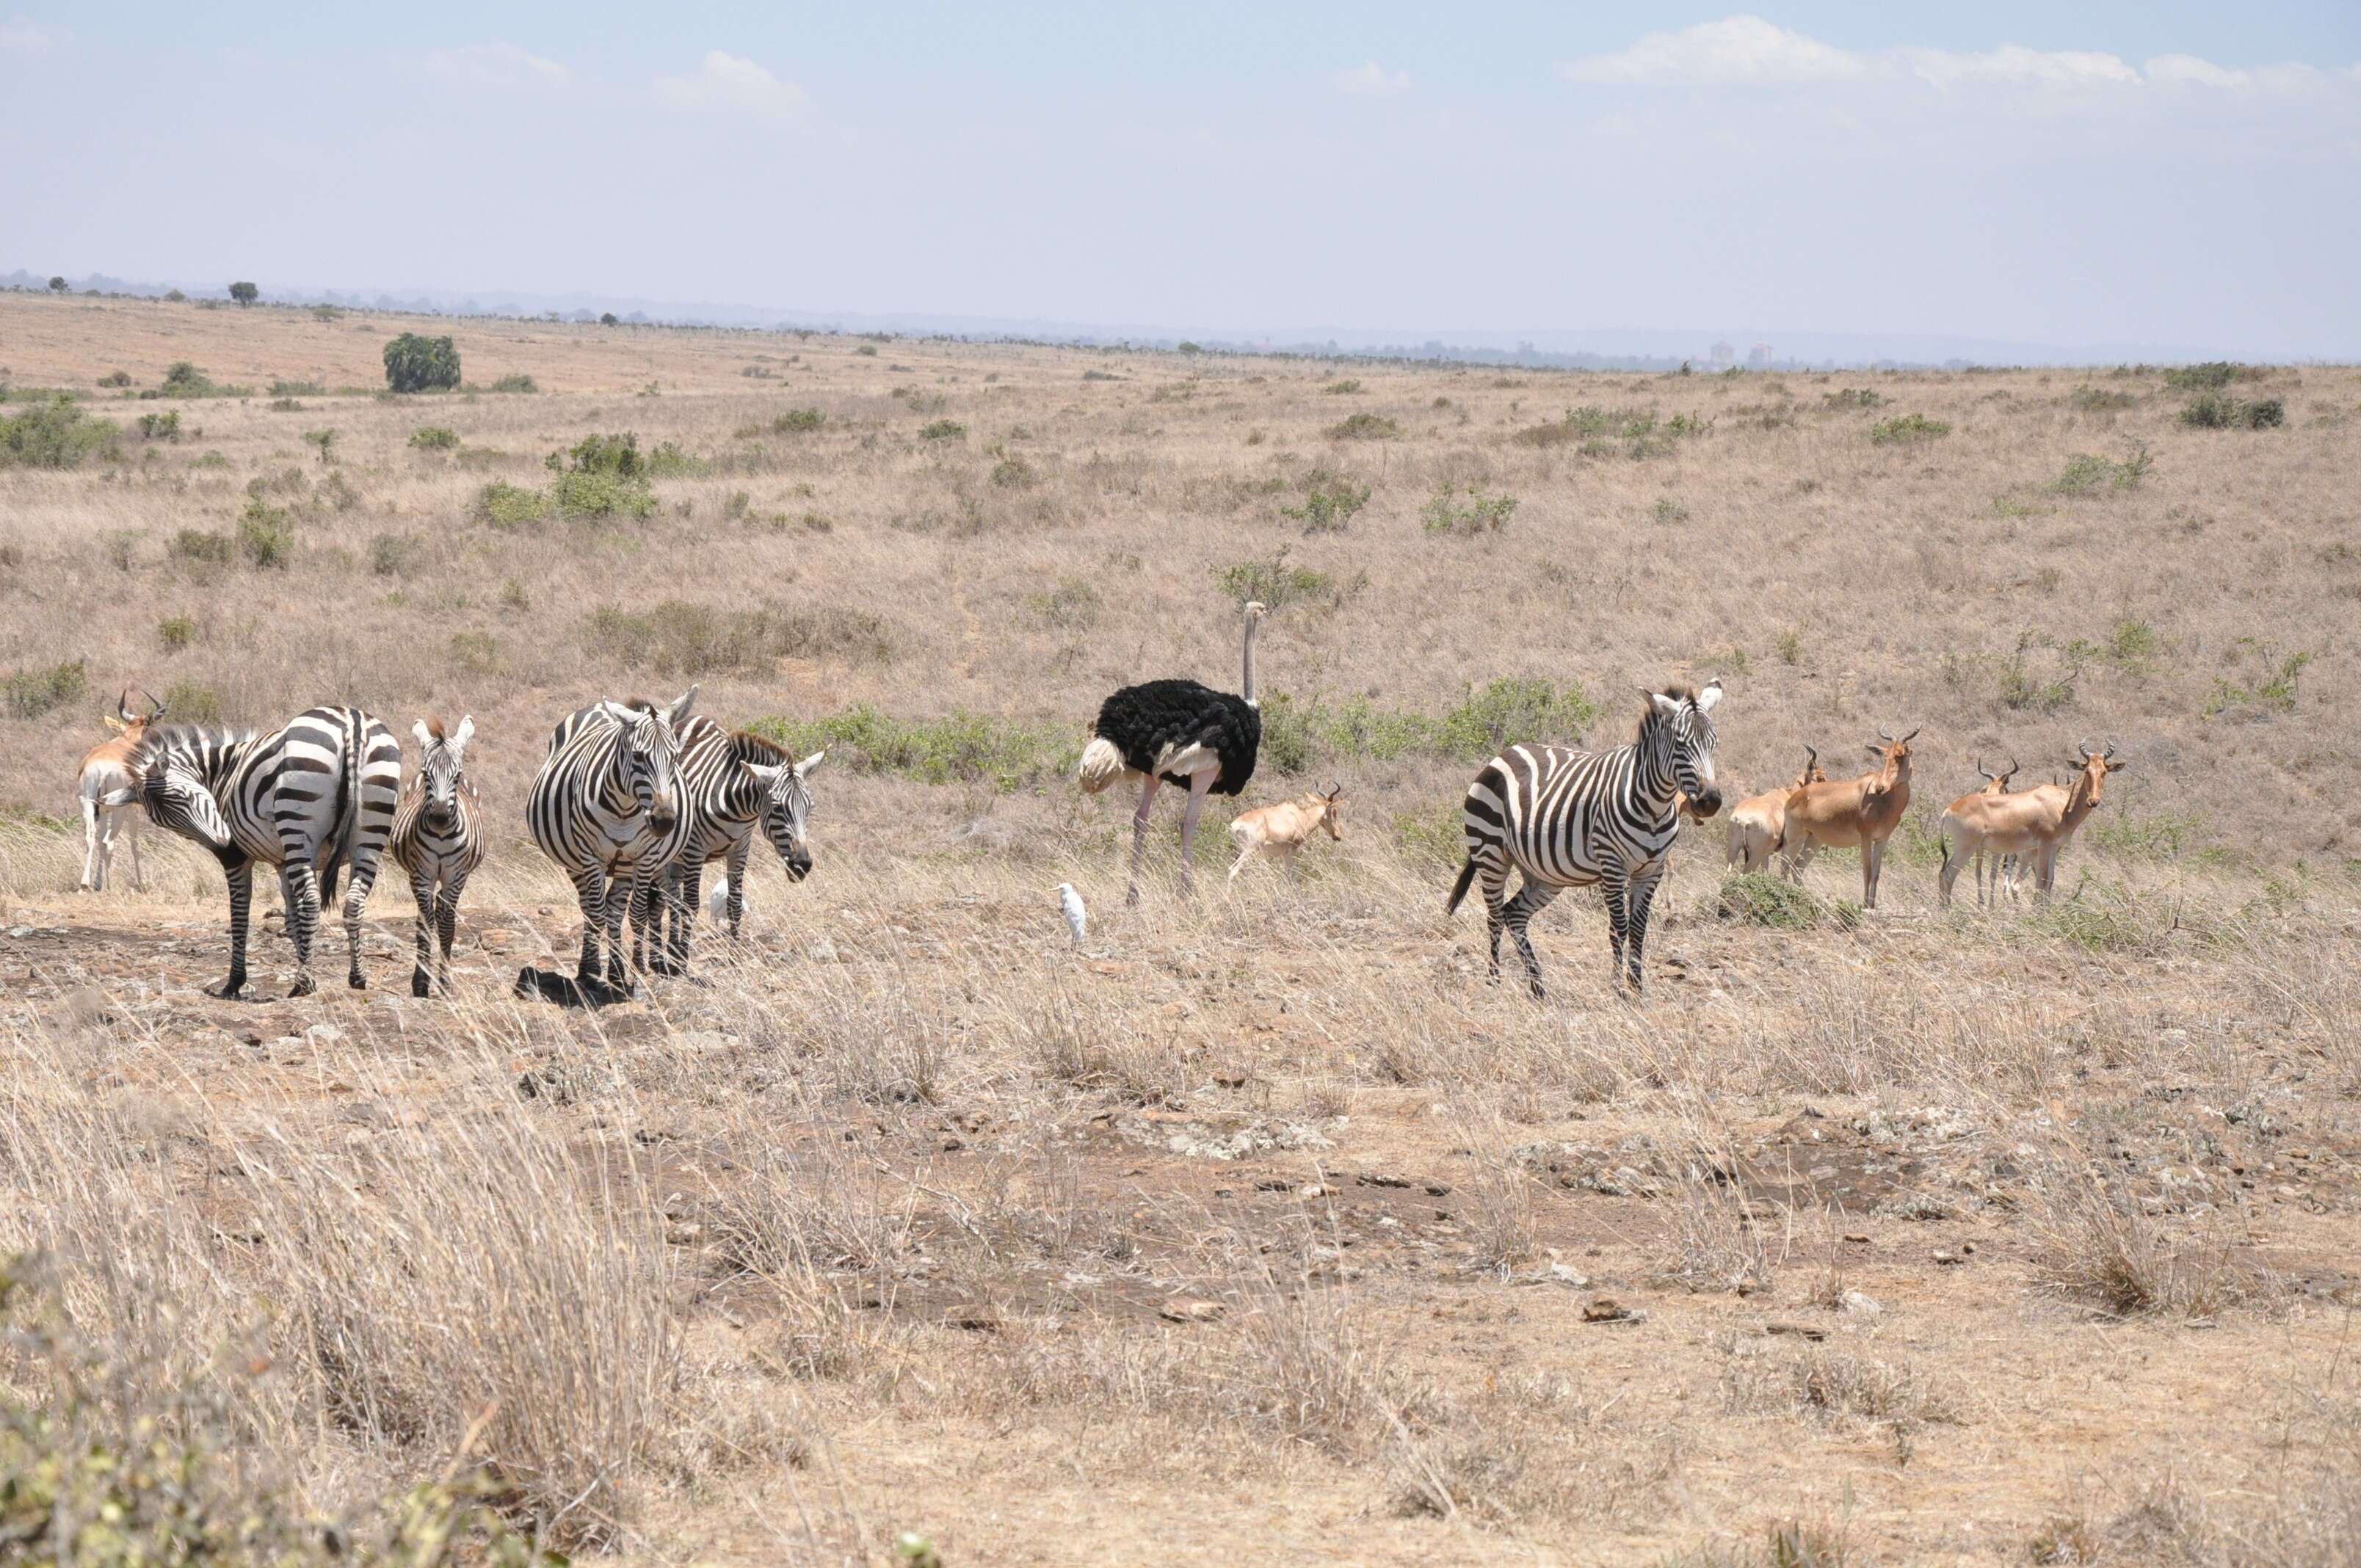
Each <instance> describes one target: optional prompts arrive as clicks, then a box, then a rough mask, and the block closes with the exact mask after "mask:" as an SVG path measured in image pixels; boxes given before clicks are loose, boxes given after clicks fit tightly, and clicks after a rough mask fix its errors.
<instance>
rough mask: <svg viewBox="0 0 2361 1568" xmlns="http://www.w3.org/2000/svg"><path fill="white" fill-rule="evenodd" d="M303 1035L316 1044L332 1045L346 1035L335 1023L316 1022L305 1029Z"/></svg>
mask: <svg viewBox="0 0 2361 1568" xmlns="http://www.w3.org/2000/svg"><path fill="white" fill-rule="evenodd" d="M303 1037H304V1038H305V1039H307V1040H310V1041H311V1042H312V1043H313V1044H314V1045H320V1046H331V1045H334V1044H335V1043H336V1042H337V1041H338V1040H341V1039H343V1038H344V1037H345V1032H344V1031H343V1030H342V1029H339V1028H337V1027H336V1026H335V1025H334V1024H314V1025H312V1026H311V1027H310V1028H308V1029H306V1030H304V1031H303Z"/></svg>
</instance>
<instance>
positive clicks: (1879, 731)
mask: <svg viewBox="0 0 2361 1568" xmlns="http://www.w3.org/2000/svg"><path fill="white" fill-rule="evenodd" d="M1877 738H1878V739H1879V740H1893V739H1894V737H1893V736H1891V735H1889V734H1887V733H1886V732H1885V726H1884V725H1883V724H1881V725H1879V726H1878V727H1877Z"/></svg>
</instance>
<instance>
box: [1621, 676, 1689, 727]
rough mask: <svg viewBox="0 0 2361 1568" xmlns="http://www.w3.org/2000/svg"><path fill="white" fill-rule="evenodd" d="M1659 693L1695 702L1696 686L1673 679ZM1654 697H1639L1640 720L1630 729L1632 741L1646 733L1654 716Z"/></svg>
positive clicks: (1683, 700) (1678, 699) (1680, 700)
mask: <svg viewBox="0 0 2361 1568" xmlns="http://www.w3.org/2000/svg"><path fill="white" fill-rule="evenodd" d="M1659 695H1661V696H1668V697H1670V698H1672V699H1673V700H1674V701H1675V702H1695V701H1697V687H1695V686H1693V685H1689V684H1688V683H1686V681H1675V682H1674V683H1673V684H1672V685H1668V686H1666V687H1665V688H1664V691H1663V692H1662V693H1661V694H1659ZM1655 717H1656V703H1655V699H1654V698H1653V697H1648V696H1642V698H1641V699H1640V722H1639V724H1638V725H1637V726H1635V727H1634V728H1633V729H1632V731H1631V739H1632V740H1633V741H1634V742H1637V741H1638V740H1639V739H1640V738H1641V737H1642V736H1643V735H1645V734H1647V732H1648V725H1649V723H1650V722H1651V721H1652V720H1653V719H1654V718H1655Z"/></svg>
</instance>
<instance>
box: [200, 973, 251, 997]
mask: <svg viewBox="0 0 2361 1568" xmlns="http://www.w3.org/2000/svg"><path fill="white" fill-rule="evenodd" d="M205 994H206V995H207V996H211V997H214V998H216V999H218V1000H220V1001H223V1002H242V1001H244V1000H245V998H246V981H245V978H244V977H243V976H241V977H240V978H238V979H236V980H225V981H222V982H221V983H220V984H219V985H209V986H207V987H205Z"/></svg>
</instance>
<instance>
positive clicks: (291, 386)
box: [270, 381, 328, 398]
mask: <svg viewBox="0 0 2361 1568" xmlns="http://www.w3.org/2000/svg"><path fill="white" fill-rule="evenodd" d="M270 395H271V396H272V397H274V398H324V397H326V396H327V395H328V389H327V388H325V387H323V386H322V385H320V383H319V382H317V381H273V382H271V383H270Z"/></svg>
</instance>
